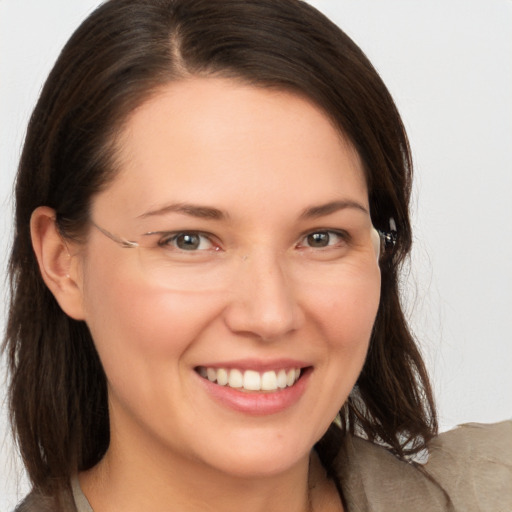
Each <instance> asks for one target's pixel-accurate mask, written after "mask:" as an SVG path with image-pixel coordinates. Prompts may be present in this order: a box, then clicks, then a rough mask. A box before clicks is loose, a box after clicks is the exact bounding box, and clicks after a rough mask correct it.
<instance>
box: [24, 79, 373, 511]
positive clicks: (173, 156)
mask: <svg viewBox="0 0 512 512" xmlns="http://www.w3.org/2000/svg"><path fill="white" fill-rule="evenodd" d="M119 155H120V160H119V162H120V164H119V168H120V172H119V174H118V176H117V177H116V178H115V179H114V181H113V182H112V184H111V185H110V186H109V187H108V188H107V189H105V190H104V191H102V192H101V193H100V194H99V195H97V196H96V197H95V198H94V200H93V203H92V218H93V220H94V222H96V223H97V224H98V225H100V226H101V227H102V228H104V229H107V230H108V231H109V232H111V233H114V234H116V235H118V236H120V237H123V238H126V239H129V240H135V241H139V242H141V243H142V244H143V245H145V247H142V248H140V247H139V248H134V249H124V248H121V247H120V246H119V245H117V244H116V243H114V242H113V241H112V240H109V239H108V238H107V237H106V236H104V234H102V233H101V232H100V231H99V230H97V229H94V228H92V229H91V230H90V233H89V236H88V240H87V242H86V243H85V244H84V245H81V246H71V245H70V244H69V243H67V244H63V242H62V240H60V239H59V237H58V234H56V233H55V228H54V226H53V223H52V222H51V215H52V212H51V211H50V210H49V209H45V208H42V209H39V210H38V211H36V213H35V214H34V216H33V226H32V229H33V237H34V247H35V249H36V253H37V254H38V257H39V261H40V264H41V268H42V271H43V276H44V277H45V280H46V282H47V283H48V285H49V286H50V288H51V289H52V291H53V292H54V294H55V296H56V298H57V300H58V301H59V303H60V304H61V306H62V307H63V309H64V310H65V311H66V312H68V314H70V315H71V316H73V317H75V318H79V319H83V320H85V321H86V322H87V324H88V326H89V328H90V330H91V333H92V336H93V339H94V341H95V344H96V347H97V349H98V352H99V355H100V358H101V360H102V363H103V365H104V368H105V372H106V375H107V378H108V386H109V387H108V390H109V407H110V417H111V446H110V448H109V450H108V452H107V454H106V456H105V457H104V459H103V460H102V461H101V462H100V464H98V466H96V467H95V468H93V469H92V470H90V471H89V472H87V473H83V474H81V475H80V482H81V486H82V488H83V490H84V492H85V494H86V496H87V497H88V499H89V501H90V502H91V505H92V507H93V508H94V510H95V512H103V511H105V512H107V511H109V512H112V511H118V510H119V511H121V510H123V511H125V512H126V511H128V512H130V511H132V510H133V511H136V510H154V511H164V510H170V509H171V508H172V509H173V510H177V509H179V510H182V511H195V510H201V511H205V510H212V511H213V510H227V511H235V510H244V511H249V512H250V511H254V512H256V511H262V510H266V511H270V510H271V511H276V512H277V511H280V510H287V511H290V510H293V511H295V510H297V511H299V510H307V509H308V503H307V502H308V499H310V500H311V502H312V505H313V507H314V508H315V509H316V510H341V509H342V506H341V503H340V501H339V498H338V497H337V493H336V490H335V489H334V486H333V484H332V483H331V482H329V481H328V480H327V479H326V477H325V474H324V472H323V470H322V468H321V465H320V464H319V462H318V461H317V460H316V458H314V457H313V459H312V460H311V462H310V453H311V449H312V446H313V445H314V443H315V442H316V441H317V440H318V439H320V437H321V436H322V435H323V433H324V432H325V431H326V429H327V428H328V426H329V425H330V423H331V422H332V420H333V418H334V417H335V415H336V414H337V411H338V410H339V408H340V406H341V405H342V404H343V403H344V401H345V400H346V398H347V396H348V394H349V393H350V390H351V389H352V387H353V385H354V383H355V382H356V380H357V377H358V375H359V373H360V371H361V368H362V365H363V363H364V359H365V356H366V353H367V349H368V342H369V338H370V334H371V329H372V326H373V322H374V319H375V315H376V312H377V308H378V303H379V296H380V271H379V267H378V262H377V258H376V255H375V250H374V248H373V245H372V241H371V229H372V225H371V219H370V216H369V213H368V211H369V204H368V191H367V187H366V183H365V179H364V173H363V169H362V164H361V161H360V159H359V157H358V155H357V153H356V152H355V150H354V149H353V148H352V146H351V145H350V144H349V143H348V142H347V141H346V140H345V139H344V138H343V137H342V136H341V135H340V133H339V131H337V130H336V129H335V127H334V126H333V125H332V123H331V122H330V121H329V119H328V117H327V116H326V115H325V114H324V113H323V112H322V111H321V110H320V109H319V108H317V107H316V106H315V105H313V104H312V103H311V102H309V101H307V100H305V99H303V98H301V97H299V96H297V95H295V94H291V93H288V92H280V91H275V90H265V89H261V88H255V87H251V86H248V85H243V84H240V83H237V82H235V81H229V80H224V79H216V78H215V79H214V78H201V79H199V78H193V79H189V80H186V81H181V82H176V83H172V84H170V85H168V86H166V87H165V88H164V89H162V91H161V92H159V93H158V94H157V95H155V96H154V97H152V98H151V99H150V100H149V101H148V102H146V103H145V104H144V105H142V107H140V108H139V109H138V110H136V111H135V112H134V113H133V114H132V116H131V117H130V118H129V120H128V121H127V123H126V126H125V128H124V130H123V132H122V134H121V137H120V141H119ZM340 202H343V204H344V205H345V207H343V208H342V207H340ZM177 203H179V204H182V203H189V204H193V205H200V206H202V207H209V208H215V209H217V210H220V211H221V212H222V218H210V217H208V218H203V217H199V216H197V215H191V214H190V212H189V213H187V212H178V211H163V212H162V211H161V209H162V207H164V206H166V205H169V204H177ZM332 203H336V204H337V206H336V207H332V208H330V209H328V208H324V209H323V210H322V209H320V210H318V209H317V210H316V213H314V212H313V211H312V210H311V209H312V208H313V207H316V206H319V205H326V204H331V205H332ZM347 204H349V206H347ZM164 210H165V209H164ZM328 210H329V211H328ZM331 210H333V211H331ZM155 211H156V212H160V213H154V212H155ZM305 211H309V215H305V214H304V212H305ZM147 212H153V213H152V214H151V215H144V214H147ZM196 213H197V212H196ZM156 230H168V231H175V230H198V231H201V232H206V233H209V234H210V235H209V236H210V238H209V239H207V238H205V239H204V240H203V245H202V246H201V249H200V250H197V251H188V252H187V251H180V250H179V249H177V248H176V247H175V246H174V247H171V249H169V250H168V251H167V253H166V256H165V258H167V260H166V261H167V263H166V264H163V263H162V258H163V256H162V251H163V249H161V248H160V249H158V248H157V249H155V243H156V242H155V238H154V237H147V236H146V237H145V236H143V233H147V232H150V231H156ZM327 230H343V232H348V233H349V235H350V236H349V238H348V239H343V238H341V237H339V236H336V235H334V234H331V235H330V242H329V245H328V246H327V247H311V246H309V245H308V243H309V239H308V238H307V235H308V234H310V233H312V232H313V233H315V232H325V231H327ZM151 240H152V241H151ZM209 240H212V242H210V241H209ZM146 246H149V247H150V248H148V247H146ZM151 247H152V248H151ZM159 251H161V252H159ZM283 358H293V359H294V360H298V361H301V362H302V363H303V365H304V366H307V367H308V368H309V374H308V377H307V382H306V385H305V386H304V390H303V392H302V393H301V394H300V397H299V398H298V400H296V401H295V402H294V403H293V404H292V405H291V406H289V407H285V408H284V409H283V410H280V411H279V412H277V413H273V414H263V415H254V414H247V413H244V412H240V411H236V410H233V409H232V408H230V407H227V406H225V405H223V404H222V403H219V401H218V400H216V399H214V398H213V397H212V396H211V394H210V393H209V392H208V389H207V388H206V387H205V386H204V380H203V379H202V378H201V377H200V376H199V375H198V373H197V371H196V369H197V367H198V366H208V365H210V366H211V365H215V364H217V363H221V362H223V363H225V362H226V361H228V362H229V361H238V360H247V359H250V360H253V361H257V362H258V363H268V362H272V361H275V360H277V359H283ZM311 487H312V488H313V490H312V491H310V490H308V488H311ZM308 494H309V495H310V496H309V498H308ZM169 504H172V507H170V508H169Z"/></svg>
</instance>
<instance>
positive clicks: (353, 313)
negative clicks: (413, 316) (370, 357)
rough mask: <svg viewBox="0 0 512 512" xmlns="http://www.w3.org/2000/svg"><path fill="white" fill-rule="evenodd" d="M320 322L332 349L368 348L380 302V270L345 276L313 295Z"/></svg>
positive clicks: (376, 268) (351, 349)
mask: <svg viewBox="0 0 512 512" xmlns="http://www.w3.org/2000/svg"><path fill="white" fill-rule="evenodd" d="M313 301H314V303H315V304H316V307H315V310H316V312H317V314H318V324H319V325H320V328H321V329H323V331H324V337H325V339H326V340H328V341H329V343H330V345H331V348H332V349H334V350H341V351H348V352H350V351H360V350H361V349H362V350H364V351H366V348H367V345H368V341H369V339H370V335H371V332H372V329H373V324H374V321H375V317H376V315H377V310H378V307H379V301H380V270H379V268H378V267H377V266H375V268H374V269H373V270H372V271H371V272H366V273H354V275H350V274H348V275H345V276H344V279H343V280H342V281H340V282H337V283H333V284H332V285H331V286H329V287H325V286H324V287H323V288H322V289H321V290H318V293H317V294H315V297H313Z"/></svg>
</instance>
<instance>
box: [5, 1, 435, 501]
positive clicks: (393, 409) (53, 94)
mask: <svg viewBox="0 0 512 512" xmlns="http://www.w3.org/2000/svg"><path fill="white" fill-rule="evenodd" d="M210 76H215V77H226V78H231V79H234V80H239V81H242V82H243V83H246V84H249V85H253V86H255V87H264V88H275V89H278V90H287V91H291V92H295V93H297V94H300V95H302V96H303V97H306V98H308V99H309V100H311V101H312V102H314V103H315V104H316V105H318V106H319V107H320V108H321V109H323V111H324V112H325V113H326V114H327V115H328V116H329V117H330V118H331V119H332V120H333V122H334V123H335V125H336V126H337V127H338V129H339V130H340V133H341V134H343V136H345V137H346V138H347V139H348V140H349V141H350V142H351V143H352V144H353V146H354V147H355V149H356V150H357V152H358V153H359V155H360V157H361V159H362V162H363V165H364V170H365V175H366V181H367V186H368V193H369V203H370V209H371V212H370V213H371V218H372V221H373V223H374V225H375V226H376V227H377V228H378V229H381V230H383V231H387V230H388V229H389V220H390V218H391V217H392V218H393V219H394V220H395V222H396V226H397V232H398V236H397V240H396V245H395V246H394V249H393V251H392V253H387V254H385V255H384V257H383V258H382V259H381V262H380V265H381V276H382V277H381V279H382V288H381V289H382V292H381V300H380V305H379V309H378V313H377V317H376V321H375V325H374V329H373V333H372V336H371V340H370V346H369V351H368V355H367V358H366V361H365V364H364V367H363V369H362V372H361V374H360V376H359V379H358V381H357V384H356V387H355V388H354V390H353V392H352V393H351V395H350V397H349V398H348V400H347V402H346V403H345V404H344V406H343V408H342V409H341V411H340V418H341V422H340V425H341V432H340V428H339V425H338V426H335V425H333V426H331V427H330V428H329V430H328V431H327V433H326V434H325V436H324V437H323V438H322V439H321V440H320V441H319V443H318V444H317V446H316V449H317V451H318V453H319V454H320V457H321V459H322V461H323V463H324V465H325V466H326V468H327V470H328V471H329V468H331V464H332V462H333V459H334V457H335V455H336V453H337V451H338V449H339V447H340V445H341V442H342V439H343V435H344V434H346V433H352V434H357V435H361V436H363V437H366V438H367V439H369V440H370V441H372V442H375V443H379V444H383V445H385V446H386V447H387V448H388V449H390V450H391V451H392V452H393V453H395V454H396V455H397V456H398V457H401V458H405V457H406V456H407V455H409V454H413V453H415V452H417V451H419V450H420V449H422V448H424V446H425V444H426V443H427V442H428V441H429V440H430V439H431V438H432V437H433V436H434V435H435V434H436V432H437V419H436V413H435V408H434V401H433V397H432V391H431V387H430V384H429V380H428V376H427V372H426V369H425V366H424V363H423V361H422V358H421V355H420V352H419V350H418V347H417V345H416V343H415V341H414V338H413V336H412V335H411V333H410V330H409V328H408V325H407V322H406V320H405V318H404V315H403V312H402V308H401V303H400V293H399V290H400V281H399V278H400V270H401V267H402V265H403V262H404V259H405V258H406V256H407V254H408V253H409V251H410V247H411V227H410V220H409V212H408V205H409V199H410V191H411V180H412V161H411V155H410V150H409V145H408V140H407V136H406V133H405V130H404V127H403V124H402V121H401V119H400V116H399V114H398V111H397V109H396V107H395V104H394V102H393V100H392V98H391V96H390V94H389V92H388V90H387V88H386V87H385V85H384V83H383V82H382V80H381V79H380V77H379V75H378V73H377V72H376V71H375V69H374V68H373V66H372V65H371V63H370V62H369V61H368V59H367V58H366V56H365V55H364V53H363V52H362V51H361V50H360V49H359V48H358V46H356V45H355V44H354V42H353V41H352V40H351V39H350V38H349V37H348V36H347V35H346V34H345V33H343V32H342V31H341V30H340V29H339V28H338V27H337V26H336V25H334V24H333V23H332V22H331V21H329V20H328V19H327V18H326V17H325V16H324V15H322V14H321V13H319V12H318V11H317V10H316V9H314V8H313V7H311V6H310V5H308V4H307V3H305V2H302V1H300V0H280V1H275V0H109V1H107V2H105V3H104V4H103V5H101V6H100V7H99V8H98V9H96V11H94V12H93V13H92V14H91V15H90V16H89V18H88V19H86V20H85V21H84V23H83V24H82V25H81V26H80V27H79V28H78V29H77V31H76V32H75V33H74V34H73V36H72V37H71V39H70V40H69V42H68V43H67V44H66V46H65V47H64V49H63V51H62V53H61V55H60V56H59V58H58V60H57V62H56V64H55V66H54V68H53V70H52V71H51V73H50V75H49V77H48V79H47V81H46V84H45V86H44V88H43V90H42V92H41V95H40V98H39V100H38V103H37V105H36V107H35V110H34V112H33V114H32V117H31V119H30V123H29V126H28V131H27V135H26V140H25V144H24V148H23V152H22V156H21V160H20V164H19V169H18V175H17V181H16V210H15V237H14V243H13V247H12V252H11V257H10V262H9V273H10V274H9V275H10V285H11V299H10V312H9V318H8V325H7V331H6V338H5V341H4V345H3V350H4V351H5V352H6V353H7V356H8V359H9V370H10V379H11V380H10V390H9V393H10V394H9V400H10V402H9V403H10V411H11V417H12V423H13V428H14V431H15V435H16V438H17V442H18V445H19V449H20V452H21V455H22V458H23V461H24V464H25V466H26V469H27V471H28V474H29V477H30V479H31V481H32V483H33V485H34V487H36V488H38V489H40V490H41V492H43V493H45V494H48V495H55V494H56V493H57V491H58V490H59V489H60V488H62V487H63V486H67V485H68V481H69V479H70V476H71V475H72V474H74V473H75V472H76V471H82V470H86V469H89V468H91V467H92V466H94V465H95V464H96V463H98V462H99V461H100V459H101V458H102V457H103V455H104V454H105V452H106V450H107V448H108V446H109V418H108V406H107V385H106V377H105V374H104V371H103V368H102V365H101V362H100V360H99V357H98V354H97V352H96V350H95V347H94V343H93V340H92V338H91V335H90V333H89V330H88V328H87V325H86V324H85V323H84V322H81V321H76V320H73V319H72V318H70V317H68V316H67V315H66V314H65V313H64V312H63V311H62V310H61V309H60V307H59V306H58V304H57V302H56V300H55V299H54V297H53V295H52V294H51V292H50V291H49V290H48V288H47V287H46V286H45V284H44V282H43V280H42V277H41V274H40V271H39V268H38V264H37V261H36V258H35V255H34V251H33V249H32V245H31V239H30V226H29V224H30V217H31V214H32V212H33V211H34V209H36V208H37V207H38V206H41V205H45V206H49V207H51V208H53V209H55V211H56V218H57V224H58V226H59V228H60V230H61V233H62V235H63V236H64V237H66V236H68V237H75V238H79V237H80V236H82V235H83V234H84V233H86V230H87V227H88V225H89V224H88V223H89V209H90V205H91V201H92V199H93V198H94V196H95V194H97V193H98V192H99V191H101V190H103V189H104V188H105V187H106V186H107V185H108V184H109V183H110V182H111V181H112V180H113V179H114V178H115V176H116V172H117V170H118V169H117V168H116V158H115V148H116V136H117V135H118V134H119V132H120V130H121V129H122V128H123V126H124V124H125V123H126V120H127V118H128V116H129V115H130V113H131V112H133V110H134V109H136V108H137V107H139V106H140V105H141V104H142V103H144V102H145V101H147V100H148V98H149V97H151V96H152V95H154V94H156V93H158V91H159V90H161V88H162V87H164V86H165V85H166V84H169V83H170V82H173V81H177V80H181V79H185V78H190V77H210Z"/></svg>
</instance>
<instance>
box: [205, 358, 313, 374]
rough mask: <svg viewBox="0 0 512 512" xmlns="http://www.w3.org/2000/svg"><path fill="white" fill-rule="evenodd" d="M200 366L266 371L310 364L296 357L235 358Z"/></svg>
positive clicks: (305, 366) (302, 366) (303, 366)
mask: <svg viewBox="0 0 512 512" xmlns="http://www.w3.org/2000/svg"><path fill="white" fill-rule="evenodd" d="M201 366H202V367H204V368H225V369H231V368H236V369H238V370H255V371H258V372H266V371H271V370H282V369H288V368H307V367H309V366H311V364H309V363H307V362H305V361H300V360H297V359H289V358H282V359H271V360H262V359H237V360H230V361H216V362H214V363H213V362H211V363H205V364H200V365H198V366H197V367H201Z"/></svg>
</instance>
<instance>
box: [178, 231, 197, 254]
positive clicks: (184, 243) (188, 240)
mask: <svg viewBox="0 0 512 512" xmlns="http://www.w3.org/2000/svg"><path fill="white" fill-rule="evenodd" d="M174 243H175V245H176V247H178V249H182V250H184V251H195V250H197V249H199V248H200V246H201V235H198V234H196V233H182V234H180V235H176V237H175V238H174Z"/></svg>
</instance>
